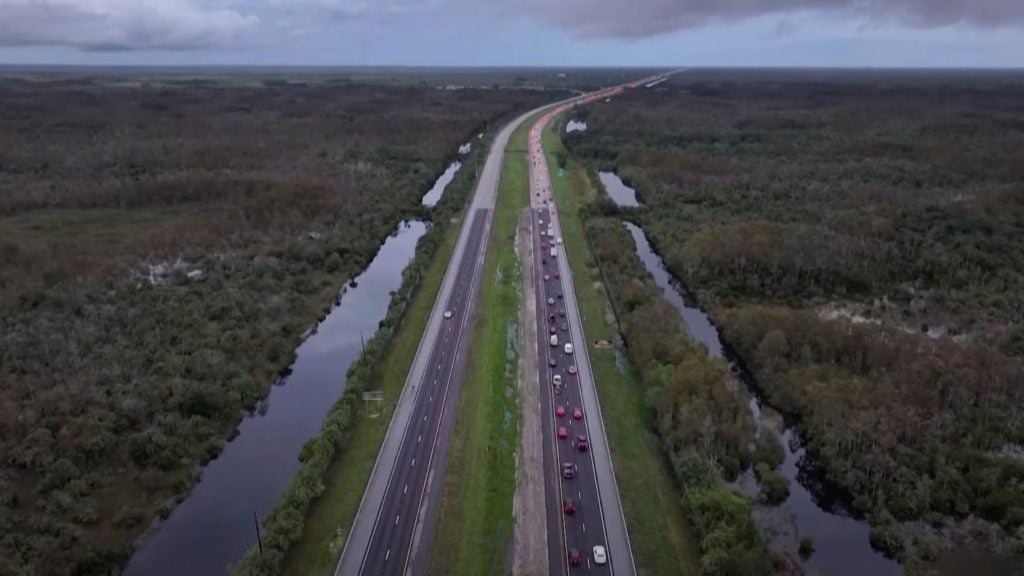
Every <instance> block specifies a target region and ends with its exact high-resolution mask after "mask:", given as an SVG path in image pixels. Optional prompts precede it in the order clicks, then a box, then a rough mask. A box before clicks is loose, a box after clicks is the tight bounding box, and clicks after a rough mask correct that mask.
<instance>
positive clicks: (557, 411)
mask: <svg viewBox="0 0 1024 576" xmlns="http://www.w3.org/2000/svg"><path fill="white" fill-rule="evenodd" d="M555 416H558V417H559V418H561V417H562V416H565V406H559V407H558V408H555Z"/></svg>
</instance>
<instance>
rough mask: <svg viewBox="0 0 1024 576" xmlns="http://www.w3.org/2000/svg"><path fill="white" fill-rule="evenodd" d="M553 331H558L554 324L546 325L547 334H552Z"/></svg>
mask: <svg viewBox="0 0 1024 576" xmlns="http://www.w3.org/2000/svg"><path fill="white" fill-rule="evenodd" d="M555 332H558V328H555V325H554V324H549V325H548V334H554V333H555Z"/></svg>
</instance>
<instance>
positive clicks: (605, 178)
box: [597, 170, 640, 208]
mask: <svg viewBox="0 0 1024 576" xmlns="http://www.w3.org/2000/svg"><path fill="white" fill-rule="evenodd" d="M597 177H598V178H599V179H600V180H601V184H603V185H604V189H605V190H606V191H607V192H608V196H609V197H610V198H611V199H612V202H615V205H616V206H618V207H620V208H636V207H637V206H640V202H639V201H637V199H636V190H634V189H632V188H630V187H629V186H626V184H625V183H624V182H623V181H622V178H619V175H618V174H616V173H615V172H612V171H610V170H601V171H600V172H598V173H597Z"/></svg>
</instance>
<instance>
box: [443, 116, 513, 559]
mask: <svg viewBox="0 0 1024 576" xmlns="http://www.w3.org/2000/svg"><path fill="white" fill-rule="evenodd" d="M528 126H529V124H523V126H522V127H520V129H518V130H517V131H516V132H515V133H513V135H512V138H511V140H510V141H509V146H508V148H507V149H506V153H505V165H504V168H503V171H502V175H501V187H500V190H499V194H498V201H497V208H496V210H495V214H494V221H493V226H492V228H491V238H490V244H489V245H488V248H487V257H486V260H485V261H484V269H483V278H482V282H483V285H482V292H481V297H480V300H479V301H478V304H477V315H476V324H475V326H474V328H473V329H474V335H475V337H476V340H475V341H474V344H473V346H472V348H471V353H470V362H469V366H468V375H467V378H466V381H465V383H464V384H463V388H462V394H461V397H460V399H459V404H458V412H457V414H456V421H455V431H454V433H453V438H452V445H451V452H450V455H449V460H448V469H447V472H446V475H445V479H444V488H443V489H442V493H441V502H440V511H439V514H438V517H439V520H438V526H437V529H436V532H435V536H434V544H433V548H432V550H431V555H430V569H429V573H430V574H434V575H438V576H440V575H447V574H503V573H505V572H506V571H507V568H508V567H507V566H505V561H506V553H507V549H508V544H509V543H510V542H511V540H512V529H513V524H512V499H513V495H514V493H515V486H516V479H515V464H516V463H515V448H516V445H517V442H518V441H519V416H518V415H519V411H518V407H517V406H516V403H517V397H516V394H515V378H516V358H515V356H514V355H513V354H509V350H510V349H511V346H513V345H514V344H515V341H514V339H515V332H514V331H513V330H512V329H511V326H513V323H514V322H515V321H516V315H517V312H518V308H519V301H520V293H519V282H520V276H519V273H520V272H519V260H518V258H517V256H516V254H515V253H514V252H513V251H512V249H511V248H512V246H513V245H514V243H515V235H516V225H517V222H518V217H519V213H520V212H521V211H522V210H523V209H524V208H525V207H526V206H527V204H528V198H529V190H528V189H527V182H528V177H527V165H526V155H525V148H526V129H527V127H528Z"/></svg>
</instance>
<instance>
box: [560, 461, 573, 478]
mask: <svg viewBox="0 0 1024 576" xmlns="http://www.w3.org/2000/svg"><path fill="white" fill-rule="evenodd" d="M575 477H576V466H573V464H572V463H571V462H562V478H565V479H566V480H572V479H573V478H575Z"/></svg>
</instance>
